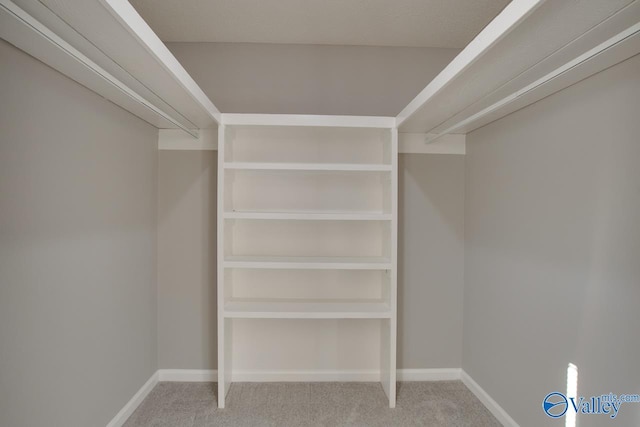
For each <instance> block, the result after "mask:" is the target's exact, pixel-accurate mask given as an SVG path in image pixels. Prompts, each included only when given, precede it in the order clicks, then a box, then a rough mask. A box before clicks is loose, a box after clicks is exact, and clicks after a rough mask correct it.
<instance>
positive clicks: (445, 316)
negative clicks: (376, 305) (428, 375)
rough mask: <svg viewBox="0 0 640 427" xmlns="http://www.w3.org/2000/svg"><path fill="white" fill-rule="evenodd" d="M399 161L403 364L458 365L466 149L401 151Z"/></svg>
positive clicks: (400, 362) (400, 345) (400, 355)
mask: <svg viewBox="0 0 640 427" xmlns="http://www.w3.org/2000/svg"><path fill="white" fill-rule="evenodd" d="M398 168H399V171H398V172H399V177H398V178H399V181H398V185H399V191H398V196H399V201H398V208H399V212H398V213H399V217H398V219H399V221H398V367H399V368H415V369H420V368H459V367H460V364H461V352H462V290H463V284H464V156H460V155H448V154H401V155H400V156H399V163H398Z"/></svg>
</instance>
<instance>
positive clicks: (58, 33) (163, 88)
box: [0, 0, 221, 138]
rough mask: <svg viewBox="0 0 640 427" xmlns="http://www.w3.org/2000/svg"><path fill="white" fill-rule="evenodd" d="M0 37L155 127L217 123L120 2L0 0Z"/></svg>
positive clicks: (211, 108)
mask: <svg viewBox="0 0 640 427" xmlns="http://www.w3.org/2000/svg"><path fill="white" fill-rule="evenodd" d="M0 37H2V38H3V39H4V40H6V41H7V42H9V43H11V44H13V45H14V46H16V47H17V48H19V49H21V50H23V51H25V52H26V53H28V54H30V55H31V56H33V57H35V58H37V59H39V60H40V61H42V62H44V63H45V64H47V65H49V66H50V67H52V68H54V69H56V70H57V71H59V72H61V73H62V74H64V75H66V76H67V77H69V78H71V79H72V80H75V81H76V82H78V83H79V84H81V85H83V86H85V87H86V88H88V89H90V90H92V91H93V92H95V93H97V94H98V95H100V96H102V97H104V98H106V99H108V100H109V101H111V102H113V103H114V104H116V105H118V106H120V107H122V108H123V109H125V110H127V111H129V112H130V113H132V114H134V115H135V116H137V117H139V118H140V119H142V120H144V121H146V122H148V123H149V124H151V125H152V126H155V127H157V128H159V129H179V130H181V131H184V132H186V134H185V135H189V136H190V137H193V138H198V137H199V134H200V130H201V129H207V128H210V127H215V126H216V125H217V124H218V123H219V122H220V117H221V114H220V111H219V110H218V109H217V108H216V107H215V105H213V103H212V102H211V101H210V100H209V98H207V96H206V95H205V94H204V92H202V90H201V89H200V88H199V87H198V85H197V84H196V83H195V81H194V80H193V79H192V78H191V77H190V76H189V75H188V73H187V72H186V70H185V69H184V68H183V67H182V66H181V65H180V63H179V62H178V61H177V60H176V59H175V57H173V55H172V54H171V53H170V51H169V50H168V49H167V48H166V46H165V45H164V44H163V43H162V41H161V40H160V39H159V38H158V37H157V36H156V35H155V34H154V33H153V31H152V30H151V28H149V26H148V25H147V24H146V23H145V22H144V20H143V19H142V18H141V17H140V16H139V15H138V14H137V12H136V11H135V9H133V7H132V6H131V5H130V4H129V3H128V2H126V1H124V0H123V1H117V0H88V1H83V2H79V3H78V2H75V1H71V0H55V1H54V0H37V1H36V0H13V1H12V0H0Z"/></svg>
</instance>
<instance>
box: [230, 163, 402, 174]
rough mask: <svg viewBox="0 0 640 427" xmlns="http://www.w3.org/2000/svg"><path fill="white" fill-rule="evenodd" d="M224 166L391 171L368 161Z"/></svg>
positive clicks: (303, 169)
mask: <svg viewBox="0 0 640 427" xmlns="http://www.w3.org/2000/svg"><path fill="white" fill-rule="evenodd" d="M224 168H225V169H235V170H283V171H351V172H391V165H385V164H369V163H296V162H293V163H271V162H266V163H258V162H225V163H224Z"/></svg>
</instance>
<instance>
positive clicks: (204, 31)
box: [131, 0, 509, 48]
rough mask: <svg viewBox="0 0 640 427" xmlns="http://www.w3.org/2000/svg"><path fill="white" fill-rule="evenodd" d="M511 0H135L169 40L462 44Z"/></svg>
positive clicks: (405, 44) (161, 35) (337, 43)
mask: <svg viewBox="0 0 640 427" xmlns="http://www.w3.org/2000/svg"><path fill="white" fill-rule="evenodd" d="M507 3H509V1H508V0H180V1H176V0H131V4H132V5H133V6H134V7H135V8H136V9H137V10H138V12H139V13H140V15H142V17H143V18H144V19H145V20H146V21H147V22H148V23H149V25H150V26H151V28H153V30H154V31H155V32H156V33H157V34H158V35H159V36H160V38H161V39H162V40H164V41H182V42H254V43H296V44H324V45H365V46H415V47H449V48H462V47H464V46H465V45H466V44H467V43H469V41H471V39H472V38H473V37H474V36H475V35H476V34H477V33H478V32H480V30H482V28H483V27H484V26H485V25H486V24H487V23H489V21H491V19H492V18H493V17H494V16H496V15H497V14H498V13H499V12H500V10H502V8H503V7H504V6H506V4H507Z"/></svg>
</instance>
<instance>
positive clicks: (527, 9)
mask: <svg viewBox="0 0 640 427" xmlns="http://www.w3.org/2000/svg"><path fill="white" fill-rule="evenodd" d="M542 3H544V0H513V1H512V2H511V3H509V4H508V5H507V7H505V8H504V10H503V11H502V12H500V14H498V16H496V17H495V18H494V19H493V21H491V22H490V23H489V25H487V26H486V27H485V28H484V29H483V30H482V31H481V32H480V33H479V34H478V35H477V36H476V37H475V38H474V39H473V40H472V41H471V43H469V44H468V45H467V46H466V47H465V48H464V49H463V50H462V52H460V53H459V54H458V55H457V56H456V57H455V58H454V59H453V61H451V62H450V63H449V65H447V66H446V67H445V68H444V70H442V71H441V72H440V74H438V75H437V76H436V77H435V78H434V79H433V80H432V81H431V82H430V83H429V84H428V85H427V86H426V87H425V88H424V89H423V90H422V92H420V93H419V94H418V95H417V96H416V97H415V98H414V99H413V100H412V101H411V102H410V103H409V105H407V106H406V107H405V108H404V109H403V110H402V111H401V112H400V114H398V116H397V117H396V122H397V126H400V125H402V123H403V122H404V121H405V120H407V119H408V118H409V117H411V116H413V115H414V114H415V113H416V112H417V111H418V110H419V109H420V108H422V106H423V105H424V104H426V103H427V102H428V101H429V100H430V99H431V98H433V97H434V96H435V95H436V94H438V93H439V92H440V91H441V90H442V89H444V88H445V87H447V86H448V85H449V84H451V82H452V81H453V80H454V79H456V78H457V77H458V76H459V75H460V74H462V73H463V72H464V71H465V70H466V69H467V68H469V66H471V65H472V64H473V63H474V62H476V61H477V60H478V59H480V58H481V57H482V56H483V55H484V54H485V53H486V52H487V51H489V49H491V47H492V46H494V45H495V44H496V43H497V42H498V41H500V40H501V39H502V38H503V37H505V36H506V35H507V34H509V33H510V32H511V31H512V30H513V29H514V28H516V27H517V26H518V24H520V23H521V22H522V21H523V20H524V19H525V18H526V17H527V16H529V14H531V12H533V11H534V10H535V9H536V8H537V7H538V6H540V5H541V4H542Z"/></svg>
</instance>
